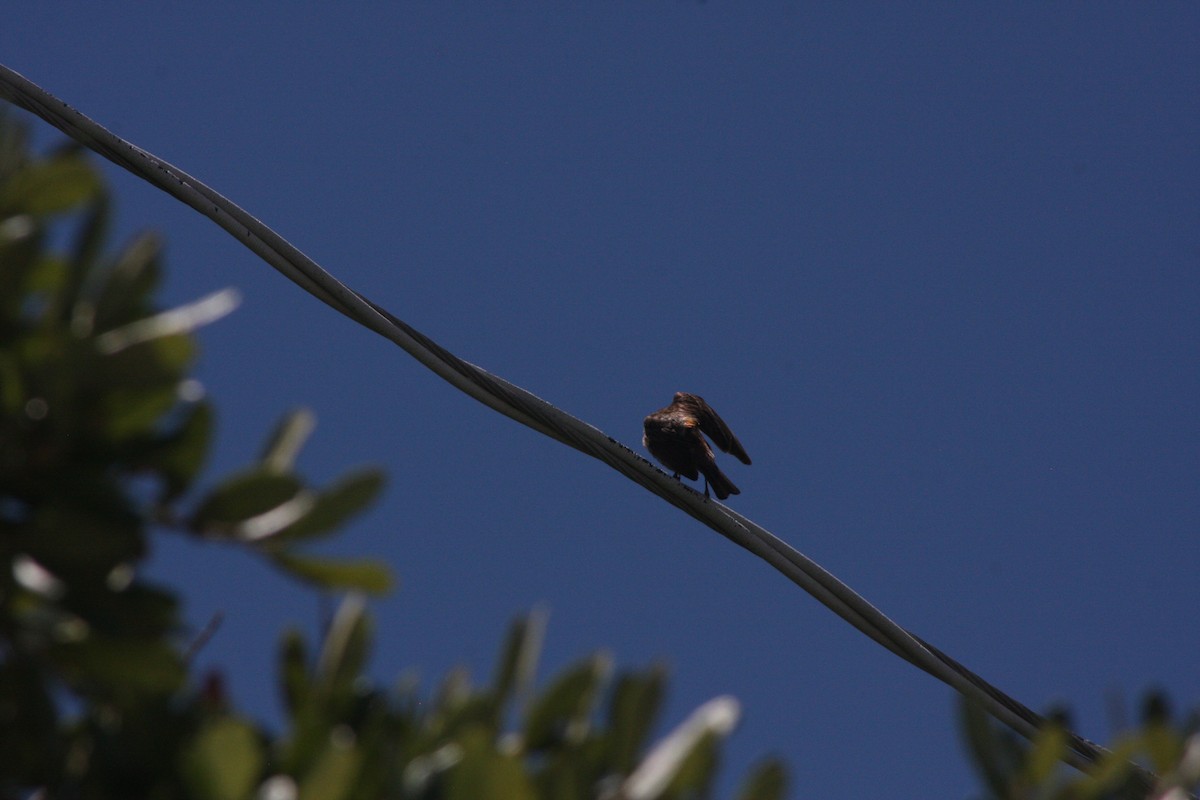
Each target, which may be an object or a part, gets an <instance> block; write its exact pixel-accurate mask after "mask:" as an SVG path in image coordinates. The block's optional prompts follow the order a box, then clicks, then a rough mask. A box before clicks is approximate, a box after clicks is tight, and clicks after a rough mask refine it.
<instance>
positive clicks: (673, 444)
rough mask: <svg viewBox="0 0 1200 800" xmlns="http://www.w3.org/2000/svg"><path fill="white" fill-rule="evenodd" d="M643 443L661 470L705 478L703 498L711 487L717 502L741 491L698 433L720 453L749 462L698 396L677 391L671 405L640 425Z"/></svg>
mask: <svg viewBox="0 0 1200 800" xmlns="http://www.w3.org/2000/svg"><path fill="white" fill-rule="evenodd" d="M642 430H643V432H644V433H643V435H642V444H643V445H645V446H646V449H647V450H649V451H650V455H652V456H654V457H655V458H657V459H658V460H659V461H660V462H661V463H662V465H663V466H664V467H666V468H667V469H669V470H671V471H672V472H674V473H675V478H678V477H679V476H680V475H683V476H684V477H685V478H687V479H688V480H692V481H694V480H696V479H697V478H698V477H699V476H700V475H703V476H704V496H705V497H708V487H709V486H712V490H713V493H714V494H716V495H717V499H718V500H724V499H725V498H726V497H728V496H729V495H731V494H741V493H742V492H741V490H740V489H738V487H737V486H735V485H734V483H733V481H731V480H729V478H728V477H726V476H725V474H724V473H723V472H721V470H719V469H717V462H716V460H715V459H714V458H713V451H712V448H711V447H709V446H708V442H707V441H706V440H705V439H704V436H701V434H702V433H703V434H706V435H707V436H708V438H709V439H712V443H713V444H715V445H716V446H717V447H718V448H720V449H721V450H722V451H723V452H726V453H731V454H732V455H734V456H736V457H737V458H738V460H740V461H741V462H742V463H743V464H749V463H750V456H748V455H746V450H745V448H743V447H742V443H741V442H739V441H738V439H737V437H736V436H734V435H733V431H731V430H729V426H728V425H726V424H725V420H723V419H721V418H720V417H719V416H718V415H717V412H716V411H713V410H712V406H710V405H709V404H708V403H706V402H704V398H703V397H700V396H699V395H694V394H688V393H687V392H676V393H675V397H674V399H672V400H671V404H670V405H669V406H667V407H666V408H660V409H659V410H658V411H655V412H654V413H653V414H651V415H649V416H648V417H646V419H645V420H643V422H642Z"/></svg>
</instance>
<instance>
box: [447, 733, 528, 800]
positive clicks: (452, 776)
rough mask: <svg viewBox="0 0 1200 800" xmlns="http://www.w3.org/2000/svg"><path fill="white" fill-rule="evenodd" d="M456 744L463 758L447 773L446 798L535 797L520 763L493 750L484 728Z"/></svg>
mask: <svg viewBox="0 0 1200 800" xmlns="http://www.w3.org/2000/svg"><path fill="white" fill-rule="evenodd" d="M458 743H459V745H460V746H461V747H462V751H463V752H462V758H461V759H460V760H459V762H458V763H457V764H455V765H454V766H453V767H452V768H451V769H450V770H449V772H448V774H447V776H446V795H445V796H446V798H447V800H534V798H535V797H536V796H537V795H536V794H535V792H534V788H533V785H532V783H531V782H530V780H529V778H528V777H527V776H526V775H525V768H524V766H523V765H522V764H521V762H520V761H519V760H517V759H516V758H514V757H512V756H507V755H501V754H500V753H498V752H496V749H495V747H494V745H493V744H492V741H491V738H490V736H489V735H488V732H487V731H486V730H485V729H482V728H478V729H472V730H469V731H467V732H465V733H464V734H463V735H462V736H461V737H460V738H459V742H458Z"/></svg>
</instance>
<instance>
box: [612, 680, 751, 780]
mask: <svg viewBox="0 0 1200 800" xmlns="http://www.w3.org/2000/svg"><path fill="white" fill-rule="evenodd" d="M740 715H741V707H740V705H739V704H738V702H737V700H735V699H734V698H732V697H715V698H713V699H712V700H709V701H708V702H707V703H705V704H704V705H702V706H700V707H699V708H697V709H696V710H695V711H693V712H692V713H691V714H690V715H689V716H688V718H687V719H686V720H684V721H683V722H682V723H681V724H680V725H679V726H678V727H677V728H675V730H673V731H671V732H670V733H669V734H667V736H666V737H665V738H664V739H663V740H662V741H660V742H659V743H658V744H657V745H655V746H654V749H653V750H651V751H650V753H649V755H647V756H646V757H645V758H644V759H643V760H642V763H641V764H639V765H638V767H637V769H636V770H634V772H633V774H632V775H630V776H629V778H628V780H626V781H625V783H624V785H623V787H622V789H623V791H624V792H625V794H626V795H627V796H628V797H629V799H630V800H642V799H643V798H647V799H648V798H654V797H658V796H659V794H660V793H661V792H662V791H663V790H664V789H666V788H667V787H672V788H673V789H674V790H677V791H689V792H692V793H697V792H699V791H700V790H701V789H703V788H705V787H706V786H707V785H708V781H710V780H711V778H712V775H713V772H714V771H715V769H716V766H717V764H716V742H717V739H718V738H720V737H723V736H725V735H727V734H728V733H729V732H730V731H731V730H733V727H734V726H735V725H736V724H737V720H738V718H739V717H740Z"/></svg>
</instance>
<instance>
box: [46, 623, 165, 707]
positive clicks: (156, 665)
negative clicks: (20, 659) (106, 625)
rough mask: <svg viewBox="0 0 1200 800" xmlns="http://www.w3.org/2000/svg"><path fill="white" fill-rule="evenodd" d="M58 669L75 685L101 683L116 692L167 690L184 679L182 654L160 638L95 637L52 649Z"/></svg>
mask: <svg viewBox="0 0 1200 800" xmlns="http://www.w3.org/2000/svg"><path fill="white" fill-rule="evenodd" d="M50 653H51V657H52V658H53V659H54V661H55V663H57V664H58V667H59V669H60V670H61V671H62V672H63V674H65V675H66V676H67V677H68V680H69V681H70V682H71V683H73V684H76V685H79V684H84V685H87V684H99V685H102V686H105V687H107V688H108V689H109V690H110V691H114V692H122V693H123V692H127V691H131V690H132V691H140V692H150V693H165V692H171V691H174V690H176V689H178V688H179V687H180V686H181V685H182V683H183V678H184V667H183V662H182V660H181V659H180V657H179V654H178V653H176V652H175V651H174V650H172V649H171V648H170V647H168V646H167V645H166V644H164V643H163V642H160V641H148V640H137V639H132V640H131V639H102V638H98V637H95V636H92V637H89V638H87V639H84V640H83V641H80V642H68V643H62V644H57V645H54V646H52V647H51V648H50Z"/></svg>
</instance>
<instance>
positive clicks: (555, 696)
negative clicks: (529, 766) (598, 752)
mask: <svg viewBox="0 0 1200 800" xmlns="http://www.w3.org/2000/svg"><path fill="white" fill-rule="evenodd" d="M611 668H612V661H611V659H610V658H609V657H608V656H607V655H603V654H598V655H594V656H592V657H590V658H588V659H585V660H584V661H583V662H581V663H580V664H579V665H578V666H576V667H574V668H573V669H569V670H567V671H566V672H564V673H563V674H562V675H561V676H560V677H559V678H558V679H557V680H556V681H555V682H554V683H553V684H551V685H550V688H548V689H547V690H546V691H545V692H543V693H542V695H541V697H539V698H538V699H537V701H536V702H535V703H534V704H533V707H532V708H531V709H530V711H529V715H528V717H527V719H526V721H525V746H526V748H528V749H529V750H537V749H542V748H554V747H556V746H558V745H559V743H560V742H563V741H567V742H578V741H580V740H582V738H583V737H584V736H585V735H586V734H587V726H588V720H589V717H590V716H591V711H592V708H593V705H594V703H595V701H596V698H597V696H598V695H599V693H600V689H601V685H602V684H603V682H604V679H605V678H606V677H607V676H608V673H609V671H610V670H611Z"/></svg>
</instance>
